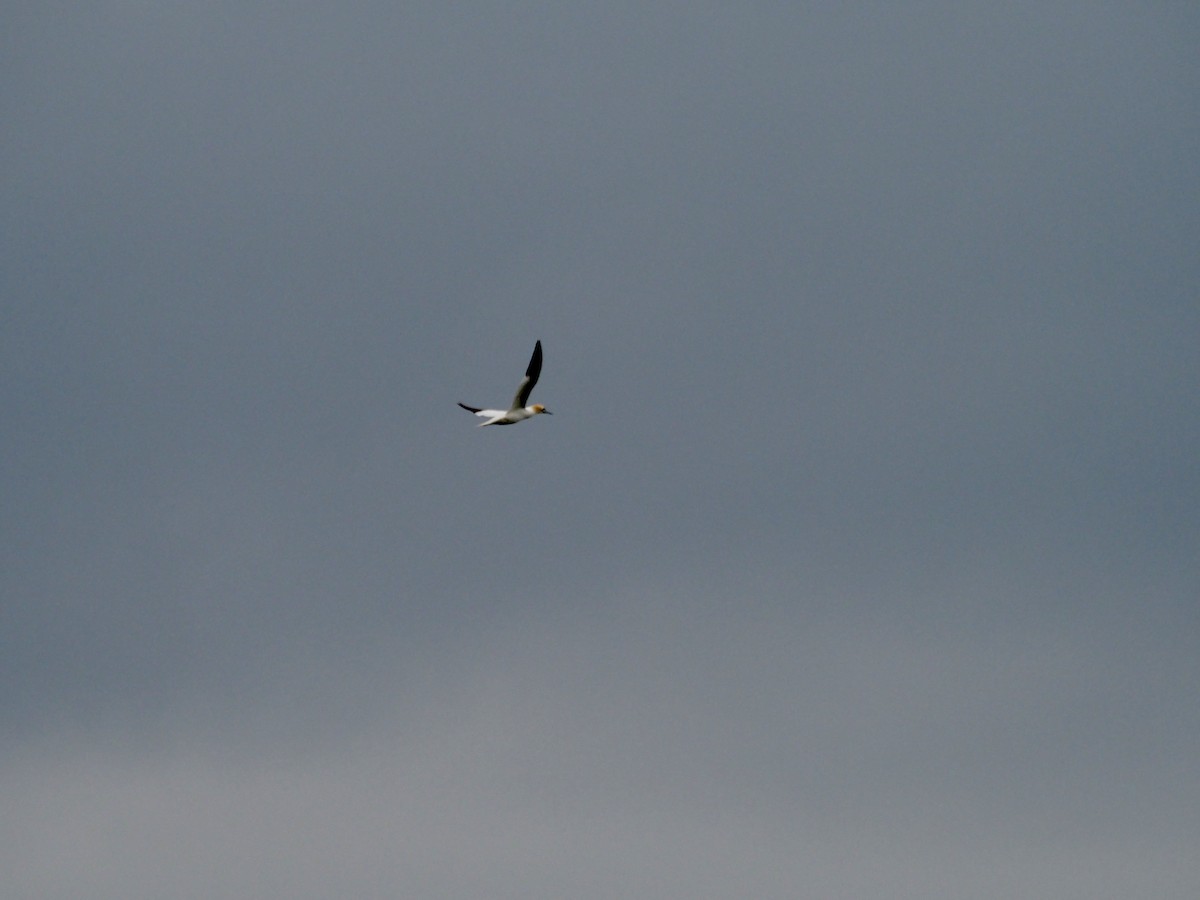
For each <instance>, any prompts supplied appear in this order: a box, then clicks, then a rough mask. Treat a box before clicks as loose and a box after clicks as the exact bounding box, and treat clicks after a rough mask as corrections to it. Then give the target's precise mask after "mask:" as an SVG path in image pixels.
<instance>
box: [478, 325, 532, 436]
mask: <svg viewBox="0 0 1200 900" xmlns="http://www.w3.org/2000/svg"><path fill="white" fill-rule="evenodd" d="M541 374H542V342H541V341H538V342H537V343H535V344H534V345H533V356H531V357H530V358H529V366H528V367H527V368H526V369H525V378H524V379H522V381H521V383H520V384H519V385H517V393H516V394H515V395H514V396H513V402H512V406H511V407H510V408H509V409H477V408H476V407H474V406H467V404H465V403H459V404H458V405H459V406H461V407H462V408H463V409H465V410H466V411H467V412H469V413H474V414H475V415H477V416H479V417H480V418H483V419H486V420H487V421H486V422H480V423H479V427H480V428H482V427H483V426H485V425H515V424H517V423H518V422H524V421H525V420H526V419H532V418H533V417H534V416H538V415H542V414H543V413H544V414H545V415H550V410H548V409H546V407H544V406H542V404H540V403H535V404H533V405H532V406H526V405H525V404H527V403H528V402H529V395H530V394H531V393H533V386H534V385H535V384H537V380H538V376H540V375H541Z"/></svg>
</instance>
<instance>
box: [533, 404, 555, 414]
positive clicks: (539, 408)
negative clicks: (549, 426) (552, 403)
mask: <svg viewBox="0 0 1200 900" xmlns="http://www.w3.org/2000/svg"><path fill="white" fill-rule="evenodd" d="M530 408H531V409H532V410H533V411H534V412H535V413H536V414H538V415H541V414H542V413H545V414H546V415H548V416H552V415H554V413H552V412H550V410H548V409H546V407H544V406H542V404H540V403H535V404H533V406H532V407H530Z"/></svg>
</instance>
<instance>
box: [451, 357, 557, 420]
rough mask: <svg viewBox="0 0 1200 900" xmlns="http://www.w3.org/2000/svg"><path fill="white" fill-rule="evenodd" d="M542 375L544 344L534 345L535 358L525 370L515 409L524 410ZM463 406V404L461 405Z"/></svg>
mask: <svg viewBox="0 0 1200 900" xmlns="http://www.w3.org/2000/svg"><path fill="white" fill-rule="evenodd" d="M541 374H542V342H541V341H538V342H537V343H535V344H534V345H533V356H531V357H530V358H529V368H527V369H526V370H525V379H524V380H523V381H522V382H521V383H520V384H519V385H517V394H516V396H515V397H513V404H512V408H513V409H524V408H525V404H527V403H528V402H529V395H530V394H532V393H533V386H534V385H535V384H537V381H538V376H540V375H541ZM460 405H461V404H460Z"/></svg>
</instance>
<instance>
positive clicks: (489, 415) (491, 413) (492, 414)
mask: <svg viewBox="0 0 1200 900" xmlns="http://www.w3.org/2000/svg"><path fill="white" fill-rule="evenodd" d="M458 405H459V406H461V407H462V408H463V409H465V410H466V411H467V412H469V413H474V414H475V415H477V416H482V417H483V418H485V419H494V418H496V416H502V415H504V412H505V411H504V410H503V409H478V408H477V407H474V406H467V404H465V403H459V404H458Z"/></svg>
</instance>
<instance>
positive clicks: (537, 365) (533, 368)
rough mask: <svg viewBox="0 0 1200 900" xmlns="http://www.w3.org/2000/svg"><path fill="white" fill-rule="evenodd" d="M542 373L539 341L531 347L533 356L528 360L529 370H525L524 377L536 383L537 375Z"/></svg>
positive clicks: (540, 343) (540, 344)
mask: <svg viewBox="0 0 1200 900" xmlns="http://www.w3.org/2000/svg"><path fill="white" fill-rule="evenodd" d="M541 373H542V342H541V341H540V340H539V341H537V342H536V343H534V345H533V356H531V357H530V358H529V368H527V369H526V370H525V377H527V378H532V379H533V380H534V381H537V378H538V375H540V374H541Z"/></svg>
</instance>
